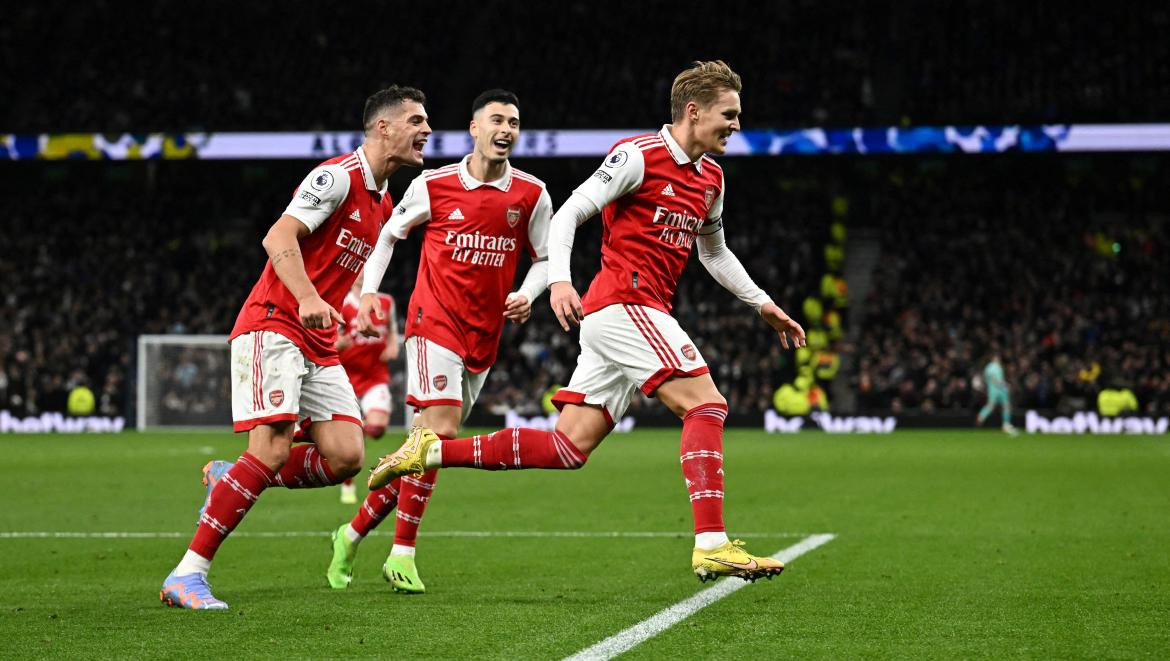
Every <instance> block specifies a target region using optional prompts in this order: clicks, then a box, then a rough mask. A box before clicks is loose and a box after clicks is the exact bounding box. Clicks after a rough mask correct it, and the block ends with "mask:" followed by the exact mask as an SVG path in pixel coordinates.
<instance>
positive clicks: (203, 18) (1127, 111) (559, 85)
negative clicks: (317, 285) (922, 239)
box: [0, 0, 1170, 132]
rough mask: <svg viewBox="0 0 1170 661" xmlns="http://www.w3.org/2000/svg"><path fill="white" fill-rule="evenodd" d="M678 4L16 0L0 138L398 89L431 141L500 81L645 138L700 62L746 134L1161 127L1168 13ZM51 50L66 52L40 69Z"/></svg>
mask: <svg viewBox="0 0 1170 661" xmlns="http://www.w3.org/2000/svg"><path fill="white" fill-rule="evenodd" d="M688 4H694V5H695V7H696V8H698V10H699V11H709V10H705V9H704V7H706V5H703V4H700V3H687V2H684V3H679V2H666V1H664V0H650V1H647V2H639V11H638V12H620V11H612V9H613V8H608V7H599V6H598V5H597V3H594V2H585V1H583V0H571V1H569V2H548V3H533V2H526V3H483V2H467V1H465V0H458V1H445V2H430V3H425V4H419V3H409V4H408V3H389V2H369V1H366V2H342V3H333V4H331V5H329V6H328V9H327V10H326V9H325V8H324V7H322V8H320V9H319V10H314V11H313V12H311V14H312V15H306V13H307V12H305V11H304V10H288V8H286V7H285V5H284V4H282V3H274V2H249V3H239V2H226V1H224V0H212V1H210V2H203V3H198V4H190V5H183V4H176V3H149V4H145V5H142V6H141V7H135V10H134V11H133V12H131V11H124V10H122V9H120V8H119V3H115V2H110V1H108V0H106V1H98V2H92V3H83V4H77V3H66V2H62V1H61V0H53V1H51V2H42V3H25V4H21V5H16V6H14V7H12V8H10V9H8V10H6V14H5V20H4V21H3V22H0V98H3V99H5V103H4V104H0V130H2V131H12V132H39V131H58V132H61V131H106V132H126V131H129V132H146V131H190V130H211V131H229V130H256V131H264V130H314V129H328V130H348V129H353V128H356V127H357V125H358V124H359V122H360V110H361V102H362V100H363V99H364V98H365V96H366V95H367V94H369V93H370V92H371V91H373V90H374V89H376V88H378V87H381V86H384V85H386V84H388V83H392V82H397V83H405V84H414V85H417V86H420V87H422V89H424V90H425V91H426V92H427V93H428V95H430V97H431V100H432V104H431V112H432V113H433V117H434V119H435V122H434V123H435V125H436V127H438V128H457V127H461V126H465V125H466V107H467V105H468V103H469V101H470V99H471V98H472V97H473V96H474V94H475V93H476V92H477V91H479V90H482V89H485V88H488V87H494V86H503V87H508V88H511V89H513V90H515V91H516V92H517V93H519V95H520V99H521V100H522V101H523V102H524V104H525V107H526V111H525V122H526V124H527V125H528V126H531V127H542V128H592V127H606V128H614V127H625V128H644V127H652V126H656V125H658V124H660V123H661V122H662V120H663V115H664V114H665V111H666V108H667V103H666V98H667V92H668V90H669V87H670V82H671V78H672V76H673V75H674V73H675V72H677V71H678V70H679V69H681V68H682V67H683V66H685V65H686V64H687V63H688V62H689V61H690V60H693V59H711V58H716V57H724V58H727V59H729V60H731V62H730V63H731V64H732V65H733V66H734V67H735V68H736V69H737V70H739V72H740V73H741V74H742V75H743V77H744V83H745V95H744V99H745V107H746V109H747V112H746V115H745V121H746V122H747V124H748V125H749V126H756V127H767V126H854V125H897V124H901V123H903V122H908V123H912V124H964V123H1041V122H1049V123H1064V122H1094V121H1103V122H1105V121H1108V122H1117V121H1125V122H1133V121H1156V120H1164V119H1166V117H1167V116H1168V115H1170V93H1168V92H1167V90H1170V65H1168V64H1167V62H1170V42H1168V41H1167V40H1166V39H1165V38H1164V36H1165V34H1166V33H1167V31H1168V29H1170V8H1168V7H1167V6H1166V5H1165V3H1156V2H1150V1H1147V0H1142V1H1139V2H1124V3H1119V2H1115V3H1100V2H1098V3H1092V4H1091V5H1077V7H1076V8H1075V10H1074V9H1073V8H1071V7H1068V6H1066V5H1064V4H1061V3H1014V4H1002V3H1001V4H999V5H994V4H993V5H988V4H987V3H984V2H976V1H975V0H963V1H961V2H952V3H946V5H945V6H942V5H940V4H939V3H935V2H928V1H926V0H916V1H913V2H888V1H879V2H865V3H856V2H840V1H833V2H815V1H812V0H788V1H784V2H766V3H756V4H755V5H752V6H751V7H750V9H748V8H747V7H746V6H743V7H740V8H738V9H729V10H728V11H731V12H736V11H743V12H747V13H746V14H741V15H740V17H741V18H742V17H744V16H750V20H727V21H722V20H719V19H720V18H730V17H724V16H722V15H721V14H716V17H715V18H716V27H715V28H714V29H713V28H712V26H711V25H709V24H707V23H704V22H702V21H695V20H694V18H693V14H692V13H691V12H689V11H687V5H688ZM721 11H722V10H721ZM318 12H320V13H318ZM324 16H327V19H325V18H323V17H324ZM95 33H100V34H95ZM60 44H75V45H78V46H79V48H78V50H77V51H76V52H77V53H78V54H79V55H78V56H76V57H58V56H54V54H55V53H58V52H60ZM30 53H38V54H41V55H39V56H37V57H35V58H30V57H28V55H29V54H30ZM729 54H735V55H729ZM46 81H51V83H49V84H47V83H46Z"/></svg>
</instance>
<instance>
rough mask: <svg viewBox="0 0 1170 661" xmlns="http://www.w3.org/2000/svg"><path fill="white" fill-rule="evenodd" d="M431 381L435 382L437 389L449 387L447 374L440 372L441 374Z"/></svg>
mask: <svg viewBox="0 0 1170 661" xmlns="http://www.w3.org/2000/svg"><path fill="white" fill-rule="evenodd" d="M431 383H434V384H435V390H442V389H443V388H446V387H447V375H446V374H440V375H439V376H436V377H435V378H434V379H432V380H431Z"/></svg>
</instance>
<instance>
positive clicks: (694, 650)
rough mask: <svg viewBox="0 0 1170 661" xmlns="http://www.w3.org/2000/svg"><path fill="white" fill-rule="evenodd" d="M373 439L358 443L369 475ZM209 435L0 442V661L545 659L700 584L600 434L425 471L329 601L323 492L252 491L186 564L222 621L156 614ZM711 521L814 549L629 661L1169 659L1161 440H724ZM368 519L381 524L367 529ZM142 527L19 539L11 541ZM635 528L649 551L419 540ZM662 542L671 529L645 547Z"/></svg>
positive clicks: (658, 435)
mask: <svg viewBox="0 0 1170 661" xmlns="http://www.w3.org/2000/svg"><path fill="white" fill-rule="evenodd" d="M396 443H397V441H396V440H394V441H391V442H389V443H388V442H382V443H377V444H371V446H370V448H369V452H368V453H367V454H368V457H367V463H368V464H372V463H373V461H374V459H375V458H376V456H377V455H379V454H381V453H383V452H385V451H387V450H388V449H389V448H390V447H391V446H392V445H393V444H396ZM242 446H243V438H242V437H238V436H231V435H229V434H226V433H225V434H219V435H210V434H174V435H162V434H137V433H125V434H120V435H112V436H99V435H88V436H87V435H77V436H33V435H28V436H26V435H5V436H0V448H2V449H3V451H4V456H5V457H7V458H8V461H7V466H6V468H5V470H4V478H5V479H4V480H2V481H0V496H2V497H3V507H2V508H0V558H2V560H0V655H3V656H21V657H62V656H68V657H83V656H84V657H94V658H109V657H128V656H129V657H143V656H148V657H164V656H165V657H194V656H200V657H234V658H259V657H268V658H273V657H291V658H305V657H314V658H319V657H392V658H416V657H437V658H451V657H477V658H500V659H514V658H559V657H563V656H566V655H569V654H572V653H574V652H576V651H578V650H580V649H582V648H585V647H587V646H589V645H591V644H593V643H596V642H597V641H599V640H602V639H604V638H606V637H608V636H610V635H612V634H614V633H617V632H618V631H620V630H622V629H624V628H626V627H629V626H631V625H633V624H636V623H637V622H639V621H641V620H643V619H645V618H647V617H649V616H651V615H653V614H655V613H657V612H658V611H660V610H662V609H663V608H666V607H668V606H670V605H672V604H674V603H676V602H678V601H680V600H682V599H685V598H687V597H688V596H691V595H693V594H694V593H696V592H697V591H699V590H700V589H701V588H700V585H699V583H698V582H697V581H696V580H695V579H694V577H693V576H692V575H691V573H690V568H689V563H690V549H691V540H690V535H689V532H690V510H689V506H688V503H687V499H686V492H685V489H684V487H683V483H682V478H681V474H680V471H679V465H678V435H677V431H673V430H643V431H637V432H634V433H631V434H619V435H614V436H613V437H611V438H610V439H609V440H607V441H606V443H605V445H604V446H603V447H602V449H601V450H599V451H598V452H597V453H596V454H595V455H594V457H593V458H592V459H590V461H589V464H588V465H587V466H586V467H585V468H584V469H583V470H581V471H576V472H556V471H523V472H517V473H482V472H476V471H469V470H449V471H445V472H443V473H442V474H441V475H440V480H439V483H438V486H437V489H436V492H435V497H434V499H433V501H432V503H431V506H430V509H429V511H428V512H427V518H426V521H425V522H424V524H423V536H422V537H421V538H420V540H419V556H418V564H419V568H420V572H421V573H422V577H423V579H424V581H425V582H426V584H427V588H428V593H427V594H425V595H422V596H404V595H397V594H393V593H391V592H390V590H389V589H388V585H387V584H386V583H384V582H383V581H382V579H381V576H380V574H379V567H380V565H381V562H382V561H383V560H384V558H385V554H386V553H387V552H388V551H389V546H390V539H389V537H388V535H385V534H382V535H379V536H374V537H371V538H370V539H368V540H366V541H365V542H364V544H363V546H362V549H361V553H360V554H359V557H358V563H357V569H356V572H355V576H354V582H353V585H352V586H351V587H350V588H349V589H348V590H344V591H334V590H330V589H329V588H328V587H327V585H326V583H325V578H324V571H325V567H326V565H327V564H328V562H329V555H330V545H329V541H328V535H327V532H326V531H328V530H330V529H333V528H335V527H337V526H338V525H340V524H341V523H342V522H344V521H346V520H348V519H349V517H350V516H351V515H352V513H353V507H351V506H343V505H341V504H339V503H338V502H337V493H336V490H334V489H327V490H317V491H296V492H291V491H285V490H282V489H270V490H268V491H267V492H265V494H264V495H263V497H262V498H261V501H260V503H259V504H258V505H257V506H256V507H255V508H254V509H253V510H252V512H251V513H250V514H249V516H248V518H247V519H246V520H245V522H244V523H243V525H241V526H240V528H239V532H241V533H244V532H246V533H253V534H254V533H259V532H305V533H320V534H316V535H313V534H309V535H307V536H301V537H264V536H254V535H252V534H249V535H241V536H239V537H235V538H232V539H230V540H229V541H228V542H227V543H225V545H224V547H223V549H222V550H221V552H220V554H219V556H218V557H217V558H216V561H215V566H214V568H213V570H212V573H211V582H212V585H213V586H214V587H215V593H216V596H218V597H219V598H221V599H223V600H225V601H227V602H228V603H230V604H231V610H229V611H227V612H190V611H181V610H178V609H170V608H164V607H163V606H162V605H160V604H159V602H158V596H157V595H158V589H159V585H160V583H161V581H162V579H163V578H164V577H165V576H166V574H167V572H169V571H170V569H171V568H172V566H173V565H174V564H175V562H176V561H177V560H178V559H179V557H180V556H181V555H182V553H183V550H184V549H185V547H186V544H187V542H188V541H189V535H190V533H191V532H193V530H194V520H195V513H196V510H197V509H198V507H199V505H200V503H201V501H202V498H203V488H202V486H201V485H200V484H199V469H200V467H202V465H203V464H204V463H205V462H206V461H207V460H208V459H209V458H211V457H212V456H216V457H220V458H234V457H236V456H238V454H239V452H240V450H241V449H242ZM726 456H727V463H726V468H727V492H728V499H727V522H728V526H729V530H730V532H731V533H732V535H733V536H742V537H744V538H745V539H746V540H747V541H748V542H749V548H751V549H752V550H753V551H754V552H756V553H759V554H771V553H774V552H775V551H777V550H779V549H782V548H784V547H787V546H790V545H792V544H795V543H797V542H798V541H800V539H802V538H803V537H804V536H805V535H807V534H811V533H819V532H829V533H835V534H836V535H837V538H836V539H835V540H833V541H832V542H830V543H829V544H827V545H826V546H823V547H821V548H819V549H816V550H815V551H812V552H811V553H809V554H807V555H805V556H802V557H801V558H799V559H797V560H796V561H795V562H793V563H791V565H790V567H789V569H788V571H786V572H785V573H784V575H783V576H781V577H780V578H779V579H777V580H774V581H771V582H767V581H761V582H759V583H756V584H754V585H750V586H747V587H746V588H745V589H743V590H740V591H738V592H735V593H734V594H732V595H730V596H729V597H727V598H726V599H723V600H721V601H719V602H717V603H715V604H713V605H711V606H710V607H708V608H706V609H705V610H702V611H700V612H699V613H698V614H696V615H695V616H693V617H691V618H689V619H687V620H685V621H683V622H682V623H680V624H678V625H676V626H675V627H673V628H671V629H669V630H668V631H666V632H664V633H663V634H661V635H659V636H657V637H655V638H652V639H650V640H648V641H646V642H644V643H643V644H641V645H639V646H638V647H636V648H634V649H633V650H631V651H630V652H629V653H628V654H627V656H629V657H634V658H647V659H651V658H653V659H658V658H679V657H685V658H719V659H733V658H743V659H758V658H780V657H788V658H810V657H812V658H856V657H931V658H956V657H994V658H1003V657H1026V658H1037V657H1043V658H1053V657H1057V658H1069V657H1081V658H1105V657H1108V658H1117V657H1140V656H1150V657H1162V658H1165V657H1167V656H1170V630H1168V627H1167V622H1170V551H1168V550H1167V549H1168V548H1170V525H1167V517H1168V513H1170V439H1168V438H1166V437H1164V436H1163V437H1149V436H1146V437H1128V436H1096V437H1092V436H1046V437H1021V438H1017V439H1010V438H1008V437H1006V436H1004V435H1002V434H999V433H997V432H990V431H979V432H976V431H970V432H967V431H946V432H917V431H915V432H898V433H895V434H892V435H886V436H829V435H824V434H820V433H815V432H809V433H802V434H798V435H792V436H781V435H767V434H764V433H762V432H760V431H756V430H729V431H728V433H727V440H726ZM390 525H392V522H387V524H386V525H384V526H383V529H382V530H381V531H380V533H389V532H390ZM38 531H42V532H77V533H97V532H150V533H174V534H172V535H171V536H157V537H137V538H94V537H77V538H54V537H49V538H28V537H20V536H15V537H14V536H13V533H22V532H38ZM462 531H482V532H486V533H502V532H508V531H513V532H554V531H579V532H611V531H614V532H659V533H665V534H666V535H667V536H655V537H507V536H485V537H467V536H448V535H444V534H442V533H452V532H456V533H458V532H462ZM428 532H429V533H432V534H431V535H430V536H428V535H427V533H428ZM673 533H677V536H670V535H671V534H673Z"/></svg>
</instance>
